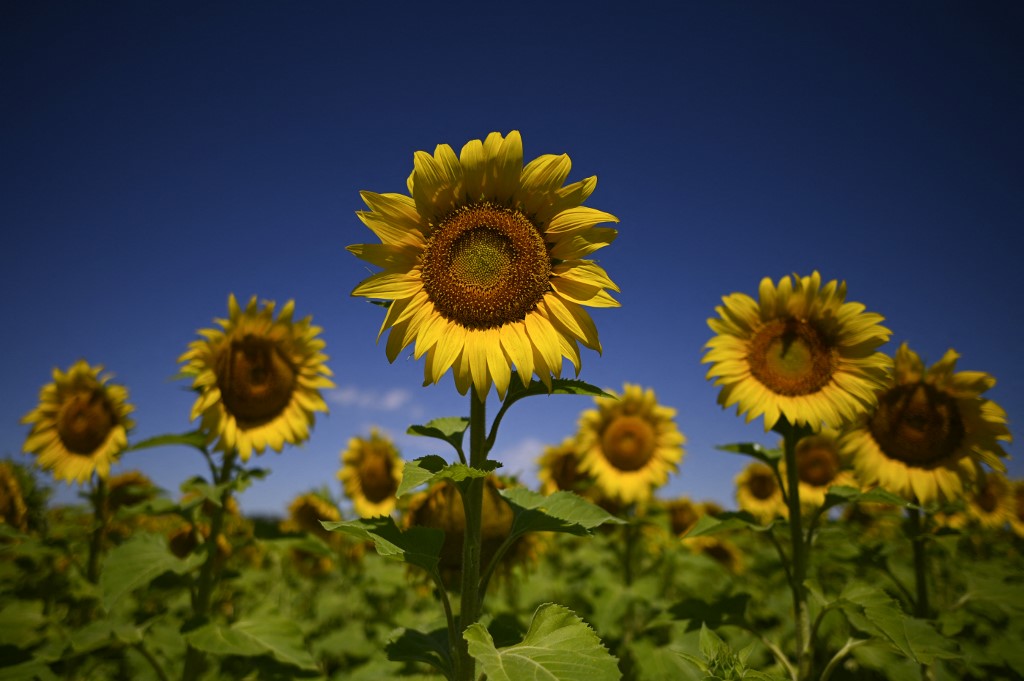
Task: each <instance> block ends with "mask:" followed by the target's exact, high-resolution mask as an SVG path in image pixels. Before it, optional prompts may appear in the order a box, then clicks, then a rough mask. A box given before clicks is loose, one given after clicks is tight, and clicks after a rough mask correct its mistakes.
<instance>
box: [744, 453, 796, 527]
mask: <svg viewBox="0 0 1024 681" xmlns="http://www.w3.org/2000/svg"><path fill="white" fill-rule="evenodd" d="M736 505H737V506H738V507H739V508H740V510H741V511H746V512H747V513H749V514H750V515H752V516H754V518H756V519H757V521H758V522H759V523H762V524H764V525H767V524H768V523H770V522H772V521H773V520H775V519H776V518H778V517H780V516H781V517H783V518H784V517H786V515H787V512H786V502H785V500H784V499H783V497H782V487H781V486H780V485H779V479H778V478H777V477H776V476H775V471H773V470H772V468H771V466H768V465H767V464H763V463H761V462H759V461H755V462H753V463H749V464H747V466H746V467H745V468H744V469H743V470H742V471H740V474H739V475H737V476H736Z"/></svg>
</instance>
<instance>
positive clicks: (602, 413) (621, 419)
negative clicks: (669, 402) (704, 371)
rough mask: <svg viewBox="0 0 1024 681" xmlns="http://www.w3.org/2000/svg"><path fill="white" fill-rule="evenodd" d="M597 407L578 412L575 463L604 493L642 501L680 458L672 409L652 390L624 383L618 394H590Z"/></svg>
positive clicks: (678, 434) (680, 439) (680, 438)
mask: <svg viewBox="0 0 1024 681" xmlns="http://www.w3.org/2000/svg"><path fill="white" fill-rule="evenodd" d="M594 402H595V404H596V405H597V408H596V409H590V410H587V411H585V412H583V414H582V415H581V416H580V422H579V431H578V433H577V446H578V447H579V451H580V452H581V456H582V461H581V462H580V467H581V468H582V469H583V471H585V472H586V473H587V474H588V475H590V476H591V477H593V478H594V483H595V486H596V487H597V489H598V491H599V492H600V493H601V494H602V495H603V496H605V497H608V498H609V499H612V500H617V501H618V502H620V503H623V504H637V503H639V504H643V503H646V502H647V501H649V500H650V499H651V497H652V496H653V493H654V489H655V488H657V487H660V486H662V485H664V484H665V483H666V482H668V476H669V473H674V472H675V471H676V468H677V466H678V464H679V462H680V461H682V458H683V444H684V443H685V442H686V438H685V437H683V434H682V433H681V432H679V429H678V428H677V427H676V422H675V416H676V410H675V409H672V408H671V407H666V406H663V405H661V404H658V400H657V398H656V397H655V395H654V391H653V390H651V389H650V388H648V389H646V390H645V389H643V388H641V387H640V386H638V385H632V384H629V383H627V384H626V385H625V386H624V387H623V392H622V394H621V395H619V396H617V398H616V397H595V398H594Z"/></svg>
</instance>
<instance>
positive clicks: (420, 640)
mask: <svg viewBox="0 0 1024 681" xmlns="http://www.w3.org/2000/svg"><path fill="white" fill-rule="evenodd" d="M384 650H385V651H386V652H387V654H388V659H389V660H391V661H393V662H425V663H427V664H429V665H431V666H432V667H435V668H436V669H438V670H439V671H441V672H442V673H443V674H444V675H445V676H446V677H447V678H449V679H450V678H453V677H454V672H453V668H452V656H451V652H450V650H449V646H448V628H447V627H444V628H441V629H435V630H433V631H431V632H428V633H423V632H422V631H416V630H415V629H405V628H399V629H397V630H395V632H394V633H392V635H391V638H390V640H389V641H388V643H387V645H386V646H385V647H384Z"/></svg>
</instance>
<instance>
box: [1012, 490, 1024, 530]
mask: <svg viewBox="0 0 1024 681" xmlns="http://www.w3.org/2000/svg"><path fill="white" fill-rule="evenodd" d="M1010 488H1011V489H1010V497H1011V498H1010V504H1011V506H1010V528H1011V529H1012V530H1013V532H1014V534H1016V535H1017V536H1018V537H1021V538H1024V480H1014V481H1013V482H1012V483H1011V484H1010Z"/></svg>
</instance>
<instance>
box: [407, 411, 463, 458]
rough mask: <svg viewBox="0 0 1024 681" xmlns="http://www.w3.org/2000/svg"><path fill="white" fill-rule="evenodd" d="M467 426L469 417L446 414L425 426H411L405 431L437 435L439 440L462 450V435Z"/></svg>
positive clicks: (411, 433) (429, 435) (456, 449)
mask: <svg viewBox="0 0 1024 681" xmlns="http://www.w3.org/2000/svg"><path fill="white" fill-rule="evenodd" d="M466 428H469V419H468V418H466V417H465V416H445V417H443V418H439V419H434V420H433V421H431V422H429V423H427V424H426V425H423V426H409V429H408V430H406V431H405V432H406V433H408V434H409V435H422V436H423V437H436V438H437V439H438V440H444V441H445V442H447V443H448V444H450V445H451V446H452V447H454V448H455V451H457V452H461V451H462V436H463V435H464V434H465V432H466Z"/></svg>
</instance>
